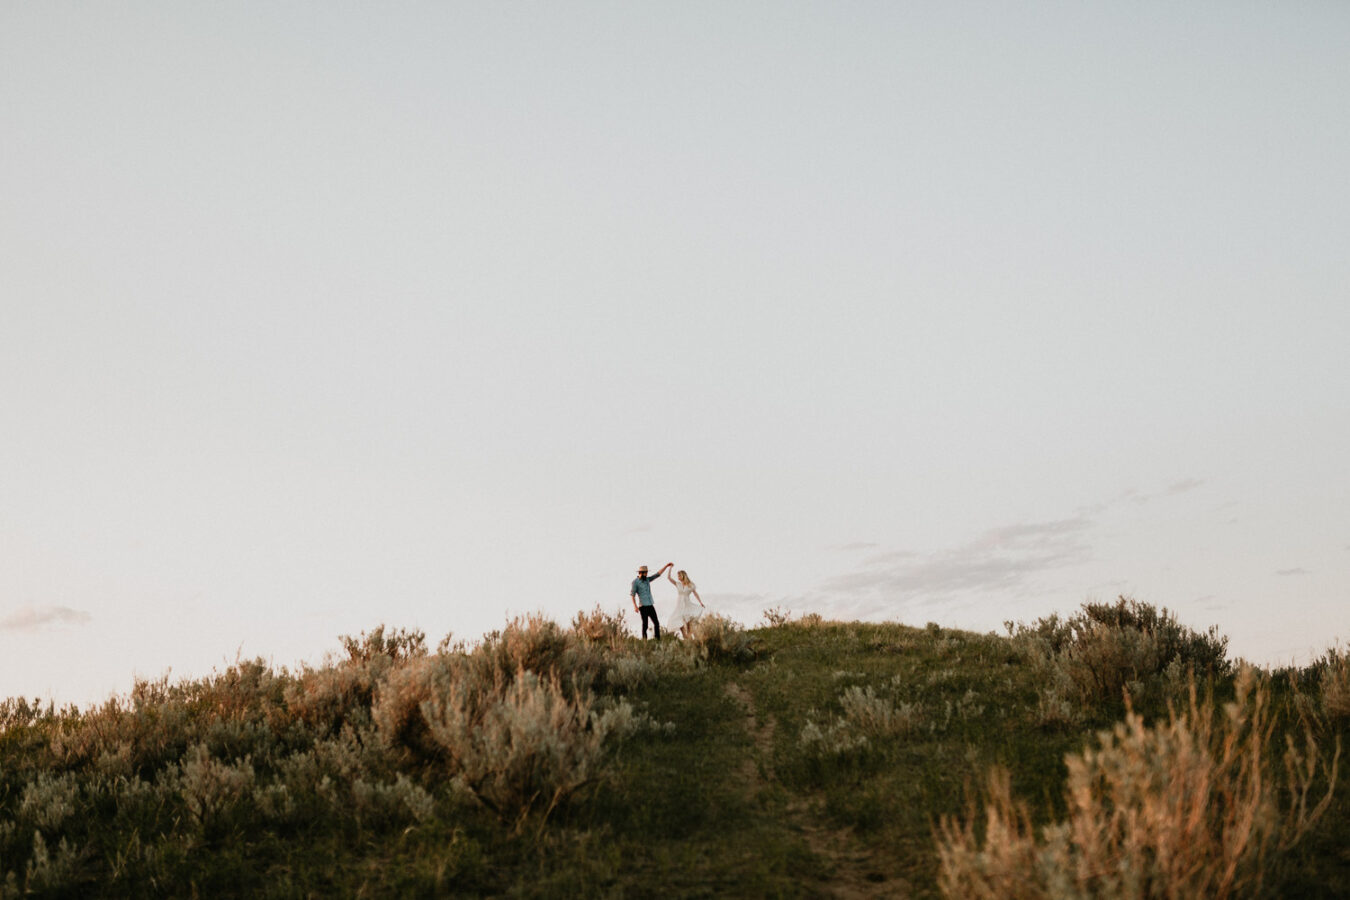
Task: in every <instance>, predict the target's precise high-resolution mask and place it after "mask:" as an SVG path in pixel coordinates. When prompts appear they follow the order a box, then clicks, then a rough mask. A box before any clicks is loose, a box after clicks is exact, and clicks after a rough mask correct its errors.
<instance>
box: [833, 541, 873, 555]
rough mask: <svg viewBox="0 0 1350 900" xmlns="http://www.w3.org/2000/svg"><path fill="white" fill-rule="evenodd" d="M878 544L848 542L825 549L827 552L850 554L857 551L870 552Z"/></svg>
mask: <svg viewBox="0 0 1350 900" xmlns="http://www.w3.org/2000/svg"><path fill="white" fill-rule="evenodd" d="M879 546H880V544H874V543H872V542H871V541H850V542H849V543H847V544H832V545H831V546H829V547H826V548H825V549H827V550H838V551H840V552H842V553H852V552H856V551H858V550H872V549H874V548H876V547H879Z"/></svg>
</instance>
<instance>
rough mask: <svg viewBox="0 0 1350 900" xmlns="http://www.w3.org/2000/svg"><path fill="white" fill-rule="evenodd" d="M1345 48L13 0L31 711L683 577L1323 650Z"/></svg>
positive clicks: (1226, 29)
mask: <svg viewBox="0 0 1350 900" xmlns="http://www.w3.org/2000/svg"><path fill="white" fill-rule="evenodd" d="M1347 46H1350V5H1346V4H1344V3H1338V2H1308V3H1301V4H1258V3H1247V2H1231V0H1229V2H1219V3H1208V2H1198V0H1197V2H1192V3H1185V4H1177V3H1170V2H1130V3H1097V4H1083V3H1068V2H1064V3H1037V2H1032V3H1025V4H1000V3H967V2H959V0H953V2H941V3H926V2H915V3H792V2H772V3H764V2H724V0H718V2H688V3H684V2H682V3H667V4H659V3H617V2H615V3H569V4H558V3H493V4H484V3H463V4H456V3H399V2H395V3H380V4H373V3H368V4H362V3H341V4H334V3H302V2H295V3H284V4H279V3H247V2H238V3H230V4H216V3H203V2H194V3H177V2H175V3H169V2H162V3H135V2H126V3H108V4H77V3H71V2H49V3H40V4H35V3H23V2H18V0H0V696H19V695H23V696H28V697H42V698H50V699H53V700H55V701H56V702H58V703H66V702H75V703H80V704H85V703H90V702H96V701H99V700H102V699H103V698H106V697H107V696H109V695H110V694H112V693H117V692H124V691H127V690H128V689H129V688H130V687H131V685H132V683H133V679H134V678H138V677H140V678H154V677H158V676H160V675H163V674H166V673H167V674H169V675H170V677H172V678H178V677H195V676H199V675H202V674H205V673H208V672H210V671H211V670H212V669H213V668H221V667H224V666H226V665H229V664H230V663H232V662H233V661H234V660H235V659H237V658H254V657H263V658H265V659H267V660H270V661H272V662H273V663H275V664H276V665H287V666H294V665H297V664H299V663H301V662H302V661H304V662H309V663H317V662H319V661H321V659H322V658H323V655H324V654H325V653H326V652H328V651H331V650H333V649H335V648H336V647H337V646H338V641H337V638H338V636H339V635H341V634H355V633H358V632H359V631H361V630H363V629H369V628H372V627H375V626H376V625H378V624H380V623H387V624H389V625H390V626H394V627H405V628H420V629H423V630H424V631H426V632H427V634H428V635H429V637H430V638H431V640H432V642H433V643H434V642H435V641H436V640H438V639H439V638H440V637H441V636H443V635H444V634H446V633H448V632H452V633H454V634H455V635H456V636H458V637H462V638H468V639H474V638H476V637H478V636H479V635H481V634H483V633H484V632H486V631H488V630H490V629H494V628H497V627H500V626H501V625H502V624H503V623H505V622H506V621H507V620H508V619H509V618H510V617H512V616H516V615H520V614H524V613H529V612H533V611H541V612H543V613H545V614H546V615H548V616H550V617H552V618H554V619H556V620H558V621H560V622H564V623H566V622H568V621H570V620H571V618H572V616H573V615H575V614H576V612H578V611H579V610H583V609H590V608H592V607H594V606H596V605H597V604H598V605H600V606H601V607H603V608H605V609H610V610H616V609H629V610H631V607H629V606H628V602H629V601H628V591H629V582H630V580H631V578H632V577H633V574H634V570H635V569H636V567H637V566H638V565H640V564H648V565H652V566H658V565H660V564H662V563H665V562H667V561H673V562H675V563H676V564H677V566H678V567H679V568H683V569H686V570H687V571H688V572H689V574H690V575H691V577H692V578H693V580H694V581H695V582H696V583H697V584H698V586H699V589H700V593H701V595H702V596H703V598H704V599H705V601H707V602H708V605H709V607H710V608H712V609H714V610H717V611H719V612H722V613H724V614H728V615H731V616H733V617H735V618H737V619H738V620H740V621H742V622H745V623H747V624H751V625H753V624H755V623H757V622H758V621H759V620H760V618H761V615H762V613H763V610H765V609H766V608H770V607H779V608H784V609H788V610H791V611H793V613H795V614H801V613H805V612H819V613H821V614H822V615H825V616H827V617H833V618H843V619H854V618H858V619H869V620H890V621H900V622H905V623H908V624H912V625H920V626H922V625H923V624H925V623H926V622H929V621H933V622H937V623H939V624H942V625H946V626H951V627H961V628H971V629H975V630H980V631H987V630H1001V629H1002V627H1003V626H1002V623H1003V622H1005V621H1008V620H1015V621H1016V620H1020V621H1031V620H1034V619H1035V618H1037V617H1039V616H1043V615H1047V614H1049V613H1051V612H1068V611H1072V610H1073V609H1075V608H1077V607H1078V606H1079V604H1081V603H1083V602H1084V601H1088V600H1112V599H1114V598H1115V597H1116V596H1119V595H1122V594H1123V595H1127V596H1131V597H1134V598H1136V599H1138V600H1141V601H1143V602H1147V603H1151V604H1153V605H1155V606H1165V607H1167V608H1169V609H1171V610H1173V611H1175V612H1176V613H1177V615H1178V616H1179V618H1180V619H1181V621H1182V622H1184V623H1186V624H1188V625H1191V626H1192V627H1195V628H1197V629H1203V628H1207V627H1208V626H1210V625H1218V626H1219V629H1220V631H1222V632H1223V633H1224V634H1226V635H1228V637H1229V638H1230V652H1231V653H1232V654H1234V655H1240V656H1243V657H1245V658H1247V659H1250V660H1252V661H1254V662H1259V663H1262V664H1268V665H1283V664H1290V663H1294V664H1303V663H1306V662H1308V661H1309V660H1310V659H1312V658H1314V657H1315V656H1316V655H1318V654H1320V653H1321V652H1323V651H1324V650H1325V649H1326V648H1327V647H1330V646H1334V645H1336V644H1337V642H1338V641H1342V642H1343V641H1345V640H1346V639H1350V602H1347V601H1350V474H1347V465H1346V460H1347V457H1348V456H1350V453H1348V451H1350V361H1347V350H1346V348H1347V347H1350V295H1348V292H1347V287H1348V286H1350V253H1347V252H1346V248H1347V247H1350V166H1347V164H1346V163H1347V160H1350V54H1347V53H1346V52H1345V49H1346V47H1347ZM656 595H657V604H658V609H669V608H670V607H671V606H673V603H674V599H675V594H674V589H673V588H672V587H671V586H670V585H666V584H662V585H660V586H659V587H658V588H657V591H656ZM629 616H630V618H631V619H632V624H634V625H636V624H637V622H636V619H637V617H636V616H635V615H633V614H631V612H630V613H629Z"/></svg>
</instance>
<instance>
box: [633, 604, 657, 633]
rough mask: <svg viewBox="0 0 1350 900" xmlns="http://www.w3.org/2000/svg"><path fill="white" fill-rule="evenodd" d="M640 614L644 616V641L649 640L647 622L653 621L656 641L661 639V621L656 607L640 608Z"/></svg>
mask: <svg viewBox="0 0 1350 900" xmlns="http://www.w3.org/2000/svg"><path fill="white" fill-rule="evenodd" d="M638 614H639V615H640V616H642V639H643V640H644V641H645V640H646V639H647V620H648V619H651V620H652V627H653V628H655V629H656V639H657V640H658V641H659V640H660V639H661V620H660V619H658V618H657V617H656V607H655V606H639V607H638Z"/></svg>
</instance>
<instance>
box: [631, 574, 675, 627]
mask: <svg viewBox="0 0 1350 900" xmlns="http://www.w3.org/2000/svg"><path fill="white" fill-rule="evenodd" d="M674 565H675V564H674V563H666V564H665V565H664V566H662V567H661V568H660V569H658V570H657V571H656V574H655V575H653V576H652V577H651V578H648V577H647V567H646V566H639V567H638V574H637V577H636V578H634V579H633V589H632V590H631V591H629V593H628V599H630V600H632V601H633V612H635V613H637V614H638V615H640V616H642V639H643V640H644V641H645V640H646V639H647V619H649V618H650V619H651V620H652V625H654V626H655V628H656V639H657V640H658V641H659V640H661V620H660V619H658V618H657V617H656V606H655V604H653V603H652V585H651V583H652V582H653V581H655V580H656V579H658V578H660V577H661V575H662V573H664V572H665V571H666V569H669V568H671V567H672V566H674ZM639 600H640V601H641V602H640V603H639Z"/></svg>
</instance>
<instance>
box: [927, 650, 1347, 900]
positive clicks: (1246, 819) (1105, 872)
mask: <svg viewBox="0 0 1350 900" xmlns="http://www.w3.org/2000/svg"><path fill="white" fill-rule="evenodd" d="M1237 693H1238V696H1237V700H1236V701H1234V702H1232V703H1229V704H1226V705H1224V706H1223V708H1222V709H1216V708H1215V705H1214V704H1213V703H1212V702H1211V701H1206V702H1204V703H1200V702H1198V701H1197V700H1196V694H1195V690H1194V688H1193V687H1192V690H1191V695H1190V704H1189V708H1188V710H1187V711H1186V712H1185V713H1183V714H1176V713H1173V714H1172V715H1171V716H1170V718H1169V720H1168V721H1167V722H1165V723H1161V724H1158V725H1155V726H1153V727H1148V726H1146V725H1145V724H1144V721H1143V719H1142V717H1140V716H1139V715H1136V714H1134V713H1133V712H1131V713H1130V714H1129V715H1127V717H1126V719H1125V721H1124V722H1122V723H1119V724H1117V725H1116V726H1115V728H1114V729H1113V730H1112V731H1110V732H1103V733H1101V734H1100V735H1099V742H1098V743H1099V746H1098V747H1096V748H1095V749H1089V750H1086V751H1084V752H1083V753H1082V754H1079V755H1071V756H1070V757H1068V759H1067V765H1068V770H1069V778H1068V785H1067V789H1066V800H1067V804H1068V809H1069V815H1068V818H1067V819H1066V820H1065V821H1063V822H1061V823H1058V824H1054V825H1051V826H1048V827H1046V828H1044V829H1041V831H1040V833H1039V834H1037V832H1036V829H1035V828H1034V827H1033V826H1032V824H1031V820H1030V816H1029V814H1028V812H1027V808H1026V806H1025V805H1024V804H1022V803H1019V802H1017V801H1015V800H1014V799H1013V797H1012V793H1011V789H1010V779H1009V777H1008V775H1007V774H1006V773H1005V772H1001V771H998V770H996V771H995V772H994V773H993V774H991V776H990V779H989V786H988V797H987V800H986V807H985V811H984V816H983V828H982V829H978V828H977V823H978V821H979V819H980V816H979V815H978V814H976V812H975V811H974V810H973V809H972V811H971V814H970V815H969V816H968V817H967V818H966V819H965V821H957V820H955V819H952V818H945V819H943V820H942V822H941V824H940V826H939V834H938V849H939V856H940V860H941V874H940V885H941V888H942V890H943V891H944V893H945V894H946V895H947V896H949V897H961V898H968V897H987V898H1068V897H1113V898H1120V897H1139V898H1143V897H1176V898H1189V897H1207V898H1210V897H1212V898H1224V897H1232V896H1236V895H1246V894H1249V893H1251V892H1254V891H1256V890H1258V889H1259V887H1260V884H1261V881H1262V878H1263V876H1264V873H1265V869H1266V864H1267V861H1268V857H1269V855H1270V854H1271V853H1272V852H1278V851H1281V850H1285V849H1288V848H1289V847H1290V846H1292V845H1293V844H1294V843H1295V842H1296V841H1298V840H1299V838H1301V837H1302V836H1303V835H1304V834H1305V833H1306V832H1307V831H1308V829H1309V828H1310V827H1311V826H1312V824H1313V823H1314V822H1315V821H1316V820H1317V819H1318V818H1319V817H1320V816H1321V814H1322V813H1323V812H1324V811H1325V810H1326V808H1327V806H1328V804H1329V803H1330V800H1331V790H1332V789H1333V787H1334V785H1335V780H1336V768H1337V763H1338V760H1339V754H1340V748H1339V746H1338V747H1337V749H1336V753H1335V754H1334V755H1333V756H1332V758H1331V760H1330V761H1329V762H1327V761H1326V760H1325V758H1324V757H1323V755H1322V753H1321V751H1320V749H1319V747H1318V745H1317V744H1316V742H1315V740H1314V739H1313V737H1312V735H1311V734H1310V733H1307V734H1305V736H1304V737H1305V739H1304V743H1303V744H1302V746H1296V745H1295V743H1294V742H1293V741H1292V739H1290V740H1289V742H1288V744H1287V746H1286V748H1285V753H1284V773H1283V779H1280V778H1279V777H1278V776H1277V773H1276V772H1274V771H1272V767H1271V765H1270V760H1269V756H1270V754H1269V753H1268V750H1269V748H1268V743H1269V739H1270V735H1271V733H1272V730H1273V727H1274V726H1273V724H1272V716H1271V715H1270V710H1269V692H1268V689H1267V688H1266V687H1265V686H1264V685H1260V684H1258V683H1257V676H1256V675H1255V674H1254V673H1253V672H1252V671H1251V670H1245V671H1244V672H1242V673H1241V674H1240V676H1239V679H1238V685H1237ZM1320 776H1324V777H1326V778H1327V783H1328V788H1327V793H1326V794H1325V796H1323V797H1322V798H1321V799H1320V800H1318V802H1316V803H1314V804H1312V805H1310V804H1309V797H1310V793H1311V790H1312V786H1313V784H1314V782H1315V781H1316V780H1317V779H1318V778H1319V777H1320ZM1282 797H1283V798H1284V799H1283V803H1282V802H1281V798H1282ZM981 830H982V831H983V836H982V837H981V835H980V834H979V831H981Z"/></svg>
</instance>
